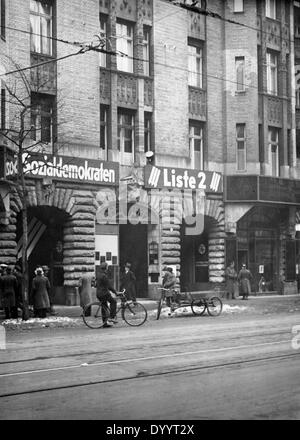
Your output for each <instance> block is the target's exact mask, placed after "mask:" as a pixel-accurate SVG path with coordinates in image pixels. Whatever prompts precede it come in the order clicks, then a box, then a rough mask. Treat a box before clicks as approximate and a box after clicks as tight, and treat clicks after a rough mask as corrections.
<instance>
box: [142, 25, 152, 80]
mask: <svg viewBox="0 0 300 440" xmlns="http://www.w3.org/2000/svg"><path fill="white" fill-rule="evenodd" d="M150 36H151V30H150V28H149V27H148V26H144V29H143V64H144V75H145V76H149V75H150Z"/></svg>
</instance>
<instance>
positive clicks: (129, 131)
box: [118, 109, 134, 164]
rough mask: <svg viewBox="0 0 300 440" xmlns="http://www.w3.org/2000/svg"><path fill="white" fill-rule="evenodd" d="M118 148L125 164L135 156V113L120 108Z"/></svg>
mask: <svg viewBox="0 0 300 440" xmlns="http://www.w3.org/2000/svg"><path fill="white" fill-rule="evenodd" d="M118 149H119V151H120V154H121V161H122V163H123V164H126V163H130V161H131V160H132V159H133V157H134V114H133V113H132V112H130V111H127V110H123V109H120V110H118Z"/></svg>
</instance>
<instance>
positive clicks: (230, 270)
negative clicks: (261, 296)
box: [225, 261, 238, 299]
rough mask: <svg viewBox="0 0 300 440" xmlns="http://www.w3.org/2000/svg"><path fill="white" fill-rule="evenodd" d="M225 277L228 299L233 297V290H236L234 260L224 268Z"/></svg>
mask: <svg viewBox="0 0 300 440" xmlns="http://www.w3.org/2000/svg"><path fill="white" fill-rule="evenodd" d="M225 277H226V291H227V295H228V299H231V298H232V299H235V292H236V291H237V287H238V286H237V272H236V270H235V268H234V261H232V262H231V263H230V265H229V266H228V267H227V268H226V270H225Z"/></svg>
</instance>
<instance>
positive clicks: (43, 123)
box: [31, 93, 55, 143]
mask: <svg viewBox="0 0 300 440" xmlns="http://www.w3.org/2000/svg"><path fill="white" fill-rule="evenodd" d="M54 101H55V98H54V97H52V96H48V95H42V94H39V93H33V94H32V96H31V139H33V140H34V141H36V142H37V143H38V142H41V143H52V142H53V116H54Z"/></svg>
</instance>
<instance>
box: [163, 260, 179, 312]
mask: <svg viewBox="0 0 300 440" xmlns="http://www.w3.org/2000/svg"><path fill="white" fill-rule="evenodd" d="M163 272H164V275H163V282H162V285H163V287H164V288H165V289H168V291H166V303H167V306H168V307H171V311H174V307H175V298H174V290H173V289H174V287H175V286H176V276H175V275H174V273H173V269H172V267H167V266H165V267H164V268H163Z"/></svg>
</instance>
